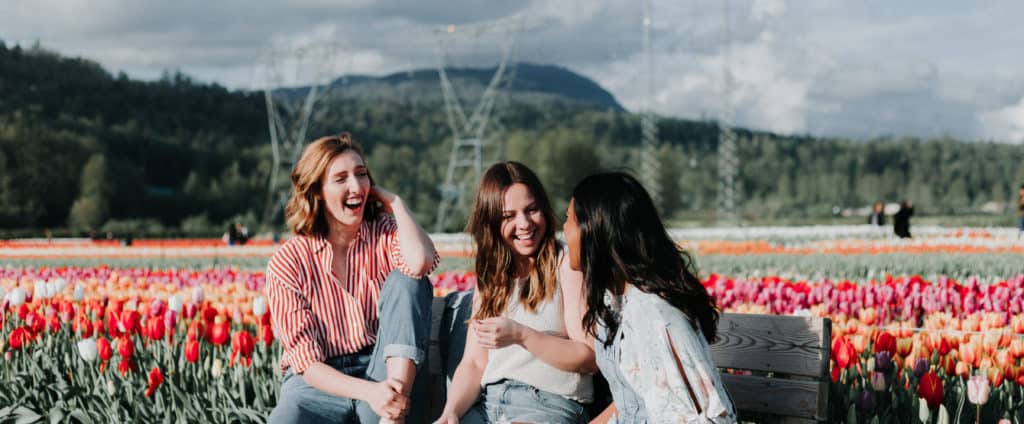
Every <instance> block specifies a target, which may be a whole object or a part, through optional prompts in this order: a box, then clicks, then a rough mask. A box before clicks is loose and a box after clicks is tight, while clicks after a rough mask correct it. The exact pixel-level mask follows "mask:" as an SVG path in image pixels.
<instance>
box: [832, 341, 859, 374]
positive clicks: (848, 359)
mask: <svg viewBox="0 0 1024 424" xmlns="http://www.w3.org/2000/svg"><path fill="white" fill-rule="evenodd" d="M832 348H833V352H834V353H835V359H836V365H839V368H847V367H849V366H850V365H851V364H853V363H854V362H856V361H857V352H856V351H855V350H854V349H853V345H852V344H850V342H849V341H848V340H847V339H846V336H842V337H840V338H838V339H836V342H835V343H833V344H832Z"/></svg>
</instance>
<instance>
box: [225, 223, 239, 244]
mask: <svg viewBox="0 0 1024 424" xmlns="http://www.w3.org/2000/svg"><path fill="white" fill-rule="evenodd" d="M224 242H225V243H227V245H228V246H234V245H235V244H236V243H238V224H236V223H230V224H228V231H227V232H226V233H224Z"/></svg>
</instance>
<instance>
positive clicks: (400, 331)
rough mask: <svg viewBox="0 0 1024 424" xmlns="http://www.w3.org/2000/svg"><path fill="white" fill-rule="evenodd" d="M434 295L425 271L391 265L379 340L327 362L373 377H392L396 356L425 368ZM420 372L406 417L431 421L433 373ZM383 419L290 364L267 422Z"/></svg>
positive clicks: (382, 301)
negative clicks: (412, 272)
mask: <svg viewBox="0 0 1024 424" xmlns="http://www.w3.org/2000/svg"><path fill="white" fill-rule="evenodd" d="M433 296H434V289H433V287H432V286H431V285H430V280H428V279H427V278H426V277H423V278H421V279H419V280H416V279H414V278H412V277H409V276H407V275H405V274H402V273H401V272H399V271H397V270H395V271H391V274H389V275H388V278H387V280H385V282H384V287H383V288H381V292H380V301H379V303H378V309H379V310H380V328H378V329H377V344H376V345H374V346H372V347H367V348H365V349H363V350H362V351H360V352H357V353H352V354H348V355H341V356H336V357H333V358H329V359H327V360H326V361H324V363H326V364H327V365H329V366H331V367H332V368H334V369H336V370H338V371H340V372H342V373H344V374H347V375H350V376H353V377H357V378H362V379H366V380H370V381H382V380H384V379H386V378H387V367H386V366H385V362H384V361H385V360H386V359H387V358H389V357H393V356H394V357H400V358H409V359H412V360H413V361H414V362H416V364H417V371H419V370H426V367H425V366H424V365H426V363H427V358H426V352H427V345H428V343H429V342H430V340H429V337H430V315H431V310H430V303H431V301H432V300H433V298H434V297H433ZM417 374H422V375H417V378H416V380H415V382H414V383H413V388H412V393H411V401H412V405H411V408H410V410H409V414H408V415H406V422H407V423H418V422H426V420H427V419H428V418H429V417H427V416H426V415H427V404H426V403H427V401H428V399H427V398H428V396H427V389H429V378H428V376H427V375H426V374H427V373H426V372H425V371H424V372H422V373H420V372H417ZM379 420H380V417H378V416H377V414H376V413H374V412H373V410H372V409H371V408H370V405H369V404H367V403H366V402H363V401H358V400H354V399H348V398H343V397H338V396H332V395H329V394H327V393H324V392H322V391H320V390H319V389H317V388H315V387H313V386H310V385H309V384H307V383H306V381H305V380H304V379H303V377H302V375H301V374H294V373H293V372H292V371H291V370H290V369H289V370H288V372H286V373H285V376H284V380H283V381H282V383H281V392H280V395H279V396H278V399H277V406H276V407H274V411H273V412H271V413H270V418H269V419H268V422H269V423H273V424H278V423H364V424H365V423H376V422H377V421H379Z"/></svg>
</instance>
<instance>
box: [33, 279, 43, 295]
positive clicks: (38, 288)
mask: <svg viewBox="0 0 1024 424" xmlns="http://www.w3.org/2000/svg"><path fill="white" fill-rule="evenodd" d="M32 298H33V299H40V300H41V299H45V298H46V282H45V281H43V280H36V285H35V287H34V288H33V290H32Z"/></svg>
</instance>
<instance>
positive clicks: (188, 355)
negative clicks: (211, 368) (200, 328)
mask: <svg viewBox="0 0 1024 424" xmlns="http://www.w3.org/2000/svg"><path fill="white" fill-rule="evenodd" d="M185 360H186V361H189V362H196V361H198V360H199V341H198V340H194V339H193V340H189V341H188V342H186V343H185Z"/></svg>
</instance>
